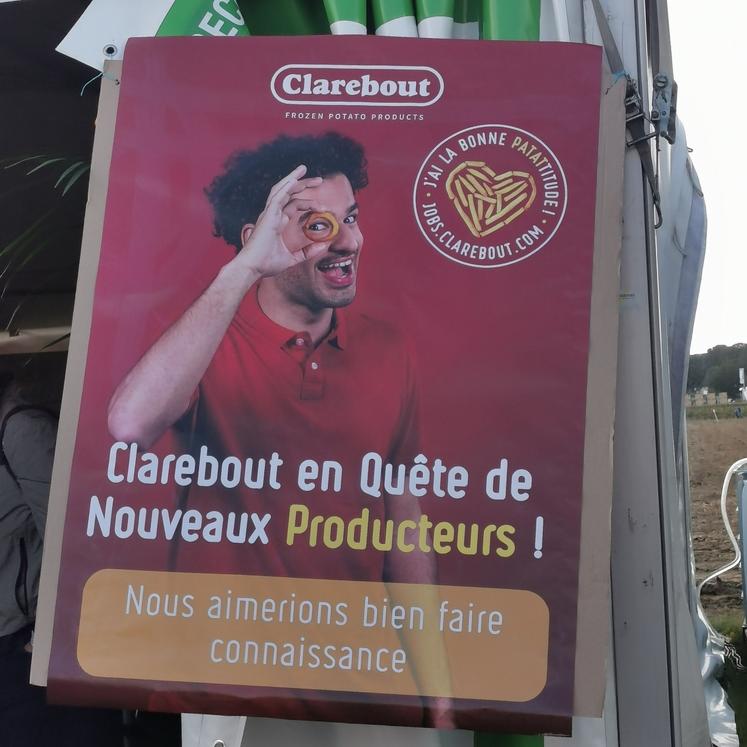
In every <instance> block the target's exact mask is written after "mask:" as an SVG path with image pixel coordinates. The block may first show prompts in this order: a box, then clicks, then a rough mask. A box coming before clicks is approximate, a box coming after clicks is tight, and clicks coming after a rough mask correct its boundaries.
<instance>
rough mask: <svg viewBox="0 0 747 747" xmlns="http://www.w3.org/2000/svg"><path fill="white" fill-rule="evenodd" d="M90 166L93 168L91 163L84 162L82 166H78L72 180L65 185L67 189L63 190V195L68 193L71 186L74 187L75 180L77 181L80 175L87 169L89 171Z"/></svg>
mask: <svg viewBox="0 0 747 747" xmlns="http://www.w3.org/2000/svg"><path fill="white" fill-rule="evenodd" d="M90 168H91V164H89V163H83V164H81V166H80V167H79V168H78V170H77V171H75V172H74V173H73V174H72V175H71V177H70V181H68V183H67V185H66V186H65V189H63V190H62V196H63V197H64V196H65V195H66V194H67V192H68V190H69V189H70V187H72V186H73V184H75V182H77V181H78V179H80V177H81V176H83V174H85V173H86V171H88V170H89V169H90Z"/></svg>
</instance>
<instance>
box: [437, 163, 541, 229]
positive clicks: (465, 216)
mask: <svg viewBox="0 0 747 747" xmlns="http://www.w3.org/2000/svg"><path fill="white" fill-rule="evenodd" d="M446 194H447V195H448V196H449V199H450V200H451V201H452V203H453V204H454V207H455V208H456V210H457V212H458V213H459V215H460V216H461V218H462V220H463V221H464V223H465V225H466V226H467V228H469V230H470V232H471V233H472V235H473V236H475V237H476V238H478V239H479V238H483V237H484V236H488V235H489V234H491V233H493V232H494V231H497V230H498V229H499V228H503V226H505V225H507V224H509V223H511V221H513V220H516V218H518V217H519V216H520V215H523V214H524V213H525V212H526V211H527V210H528V209H529V208H530V207H531V205H532V203H533V202H534V198H535V197H536V196H537V186H536V185H535V183H534V179H533V178H532V177H531V176H530V175H529V174H527V173H526V172H525V171H504V172H502V173H500V174H496V172H495V171H493V169H491V168H490V166H488V165H487V164H486V163H485V161H464V162H463V163H460V164H459V165H458V166H457V167H456V168H455V169H454V170H453V171H452V172H451V173H450V174H449V176H448V178H447V180H446Z"/></svg>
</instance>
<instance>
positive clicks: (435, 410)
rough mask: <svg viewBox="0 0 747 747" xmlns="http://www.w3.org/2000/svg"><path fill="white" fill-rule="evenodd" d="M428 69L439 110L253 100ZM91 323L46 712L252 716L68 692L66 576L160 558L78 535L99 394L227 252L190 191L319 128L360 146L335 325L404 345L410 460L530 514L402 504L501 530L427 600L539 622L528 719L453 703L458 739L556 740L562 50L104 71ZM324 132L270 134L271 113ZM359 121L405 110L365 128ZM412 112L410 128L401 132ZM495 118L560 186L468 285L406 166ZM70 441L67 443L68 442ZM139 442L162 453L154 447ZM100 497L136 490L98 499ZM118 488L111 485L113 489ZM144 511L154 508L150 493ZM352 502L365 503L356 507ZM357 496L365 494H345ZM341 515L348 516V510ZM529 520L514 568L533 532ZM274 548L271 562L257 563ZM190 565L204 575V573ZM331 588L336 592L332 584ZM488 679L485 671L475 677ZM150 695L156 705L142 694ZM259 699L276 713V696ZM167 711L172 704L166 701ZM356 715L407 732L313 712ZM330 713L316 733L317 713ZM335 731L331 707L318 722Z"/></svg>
mask: <svg viewBox="0 0 747 747" xmlns="http://www.w3.org/2000/svg"><path fill="white" fill-rule="evenodd" d="M297 62H301V63H306V64H313V63H320V64H322V63H324V64H330V63H341V62H344V63H345V64H361V65H363V64H366V65H371V64H374V65H375V64H397V65H420V66H422V65H428V66H431V67H433V68H435V69H437V70H438V71H439V73H440V74H441V75H442V76H443V79H444V95H443V96H442V98H441V99H440V100H439V101H438V102H437V103H436V104H434V105H432V106H429V107H424V108H422V109H410V108H400V109H395V108H391V109H386V108H383V107H382V108H375V107H374V108H371V109H369V110H368V112H367V113H368V114H369V117H368V118H367V120H365V121H360V120H345V119H333V120H329V119H327V118H326V116H327V115H328V114H330V113H331V114H333V115H335V114H343V113H344V112H352V113H355V112H360V111H363V109H361V108H356V107H354V106H350V107H331V106H329V107H324V106H321V107H312V106H306V107H304V106H292V105H288V104H283V103H279V102H278V101H276V100H275V99H274V98H273V97H272V96H271V94H270V88H269V81H270V79H271V77H272V75H273V73H274V72H275V71H276V70H277V69H278V68H279V67H281V66H282V65H285V64H289V63H297ZM122 77H123V82H122V89H121V95H120V102H119V111H118V117H117V126H116V135H115V146H114V152H113V157H112V164H111V177H110V186H109V194H108V202H107V209H106V219H105V228H104V237H103V245H102V251H101V262H100V266H99V270H98V277H97V282H96V291H95V302H94V304H95V305H94V318H93V324H92V328H91V334H90V343H89V348H88V362H87V368H86V378H85V385H84V396H83V402H82V406H81V413H80V423H79V428H78V432H77V434H76V436H75V437H76V449H75V456H74V462H73V469H72V477H71V483H70V493H69V503H68V512H67V519H66V529H65V540H64V547H63V561H62V570H61V577H60V585H59V592H58V604H57V617H56V624H55V636H54V647H53V653H52V660H51V665H50V691H51V692H52V694H53V696H54V697H56V698H57V699H60V700H66V701H85V702H91V701H94V702H98V703H101V704H111V705H123V706H124V705H129V706H133V707H135V706H137V707H147V706H151V707H153V706H154V704H155V706H156V707H166V708H168V707H173V708H176V709H178V708H180V707H183V704H182V701H179V700H178V698H176V696H174V698H176V699H173V700H172V699H170V698H171V696H172V695H174V694H179V693H181V694H182V695H184V692H188V693H189V697H190V698H192V700H190V710H204V711H216V712H236V713H271V711H272V709H271V706H268V705H267V703H268V702H270V701H272V699H273V694H272V693H267V692H266V691H264V692H256V691H255V690H254V689H253V688H250V687H247V688H238V687H216V686H203V687H197V686H193V685H184V686H182V685H181V684H180V683H154V682H145V681H143V682H132V681H130V682H122V681H116V680H101V679H95V678H92V677H89V676H88V675H86V674H85V673H84V672H82V670H81V669H80V668H79V666H78V664H77V660H76V656H75V646H76V644H75V641H76V624H77V619H78V616H79V612H80V596H81V591H82V588H83V585H84V584H85V581H86V580H87V579H88V578H89V577H90V576H91V575H92V574H93V573H94V572H95V571H96V570H99V569H101V568H133V569H164V568H166V567H167V558H168V547H167V546H166V544H165V543H160V542H144V541H142V540H138V539H136V538H132V539H129V540H127V541H124V540H117V539H112V538H108V539H103V538H100V537H97V538H92V539H89V538H87V537H86V535H85V529H86V521H87V516H88V505H89V499H90V496H91V495H99V496H102V495H103V496H106V495H108V494H110V493H111V491H112V486H111V485H110V484H109V483H108V482H107V481H106V462H107V458H108V452H109V447H110V446H111V443H112V440H113V439H112V438H111V436H110V435H109V434H108V432H107V429H106V408H107V403H108V401H109V398H110V397H111V394H112V392H113V390H114V389H115V387H116V386H117V384H118V383H119V382H120V381H121V379H122V377H123V376H124V375H125V373H126V372H127V371H128V370H129V369H130V368H131V367H132V366H133V365H134V364H135V362H136V361H137V360H138V359H139V357H140V356H141V355H142V354H143V353H144V352H145V350H147V348H148V346H149V345H150V344H152V343H153V342H154V341H155V340H156V339H157V337H158V336H159V335H160V334H161V333H162V332H163V330H164V329H165V328H166V327H167V326H168V325H169V324H170V323H172V322H173V321H174V320H175V319H176V318H178V316H179V315H180V314H181V313H182V311H183V310H184V309H185V308H186V307H187V306H188V305H189V303H191V301H192V300H194V298H195V297H196V296H197V295H199V293H200V292H201V291H202V290H203V289H204V288H205V286H206V284H207V283H208V282H209V280H210V279H211V278H212V277H213V276H214V275H215V273H216V272H217V270H218V269H219V268H220V267H221V266H222V265H223V264H225V262H227V261H228V260H229V259H230V257H231V256H232V251H233V250H232V249H231V248H230V247H228V246H226V245H225V244H224V243H223V241H222V240H221V239H217V238H214V237H213V236H212V220H211V211H210V206H209V204H208V202H207V200H206V198H205V196H204V192H203V190H204V188H205V187H206V186H207V185H208V184H209V183H210V182H211V180H212V179H213V178H214V176H215V175H216V174H218V173H219V172H220V171H221V168H222V164H223V163H224V161H225V160H226V158H227V157H228V156H229V155H230V154H231V153H232V152H234V151H236V150H238V149H245V148H252V147H254V146H256V145H258V144H260V143H263V142H266V141H268V140H271V139H273V138H274V137H275V136H277V135H278V134H280V133H286V134H291V135H293V134H302V133H323V132H326V131H330V130H333V131H336V132H340V133H342V134H345V135H348V136H350V137H352V138H353V139H355V140H357V141H358V142H360V143H362V144H363V145H364V147H365V149H366V154H367V158H368V168H369V186H368V187H367V188H366V189H364V190H362V191H361V192H360V194H359V195H358V201H359V203H360V206H361V214H360V225H361V230H362V232H363V234H364V236H365V246H364V250H363V253H362V257H361V262H360V275H359V284H358V295H357V298H356V300H355V302H354V307H355V310H356V311H365V312H367V313H369V314H370V315H372V316H374V317H376V318H379V319H385V320H390V321H392V322H394V323H396V324H397V325H399V326H400V327H402V328H404V329H406V330H407V333H408V336H409V338H410V339H411V340H412V342H413V345H414V348H415V353H416V358H417V361H418V366H419V371H420V386H421V400H422V410H423V412H422V432H423V452H424V453H426V454H430V455H438V456H440V457H441V458H442V459H444V461H445V462H446V463H448V464H461V465H465V466H466V467H467V468H468V469H469V471H470V474H471V475H473V474H474V475H475V476H476V477H477V476H480V475H483V474H484V473H485V472H487V471H488V470H489V469H490V468H491V467H494V466H497V463H498V460H500V458H506V459H508V460H509V463H510V465H511V467H512V468H519V467H524V468H527V469H529V470H531V472H532V475H533V477H534V486H533V489H532V497H531V500H530V501H528V502H527V503H519V502H515V501H511V500H506V501H501V502H494V501H490V500H488V499H487V498H486V497H485V495H484V493H483V491H482V487H481V483H480V480H479V479H476V480H474V487H471V489H470V492H469V493H468V495H467V496H466V497H465V498H464V499H462V500H461V501H455V500H450V499H448V498H447V499H441V500H438V499H436V498H433V497H430V496H428V497H425V498H423V499H422V506H423V511H424V512H427V513H428V514H429V516H432V517H433V518H434V520H441V519H443V520H448V521H452V522H455V523H456V522H459V521H481V522H489V521H495V522H496V523H498V524H500V523H511V524H513V525H514V526H516V528H517V534H516V543H517V548H518V549H517V552H516V553H515V554H514V555H513V556H512V557H510V558H495V557H481V556H476V557H466V556H460V555H459V554H457V553H451V554H449V555H444V556H440V557H439V558H438V578H439V581H440V582H441V583H443V584H452V585H462V586H488V587H499V588H518V589H527V590H531V591H534V592H536V593H537V594H539V595H540V596H541V597H542V598H543V599H544V600H545V601H546V603H547V604H548V606H549V609H550V655H549V673H548V681H547V685H546V687H545V689H544V690H543V692H542V693H541V694H540V695H539V696H538V697H537V698H535V699H534V700H532V701H530V702H528V703H522V704H516V703H489V702H482V701H480V702H469V701H460V702H457V703H456V706H457V709H458V716H457V725H458V726H459V727H461V728H475V729H477V728H486V729H492V730H503V729H507V730H509V729H510V730H517V731H527V732H540V731H562V730H565V729H567V727H568V726H569V718H570V714H571V712H572V703H573V662H574V643H575V616H576V599H577V574H578V545H579V523H580V509H581V477H582V466H583V439H584V419H585V397H586V367H587V354H588V329H589V298H590V285H591V265H592V246H593V228H594V226H593V217H594V193H595V175H596V149H597V135H598V132H597V129H598V107H599V85H600V55H599V50H598V49H597V48H591V47H585V46H582V45H563V44H547V43H545V44H529V43H491V42H485V43H471V42H458V41H454V42H452V41H445V42H440V41H433V42H431V41H420V42H418V43H413V42H412V41H410V40H404V39H368V38H363V39H354V40H352V39H351V40H347V39H340V38H335V39H332V38H318V39H314V40H313V41H311V40H308V39H305V40H304V42H303V47H300V46H299V41H298V40H297V39H293V38H287V39H284V38H277V39H271V38H256V39H236V40H234V39H221V40H213V39H157V40H135V41H132V42H130V44H129V46H128V49H127V54H126V57H125V66H124V70H123V76H122ZM291 111H293V112H312V113H320V114H322V115H323V116H324V117H325V118H324V119H322V120H313V119H305V120H298V119H290V118H288V117H287V116H286V113H287V112H291ZM373 112H383V113H387V114H392V115H396V116H399V115H405V114H408V113H410V114H416V115H417V116H416V117H413V118H412V119H409V120H407V119H405V120H399V119H396V120H388V121H387V120H383V121H371V117H370V115H371V114H372V113H373ZM420 115H422V119H420ZM480 124H503V125H508V126H511V127H518V128H521V129H523V130H526V131H528V132H531V133H532V134H533V135H534V136H536V137H537V138H539V139H541V140H542V141H543V142H545V143H546V144H547V145H548V146H549V147H550V148H551V149H552V151H553V152H554V154H555V155H556V156H557V158H558V160H559V162H560V163H561V164H562V167H563V169H564V172H565V177H566V180H567V194H568V206H567V212H566V215H565V216H564V219H563V221H562V223H561V225H560V227H559V229H558V231H557V233H556V234H555V236H554V237H553V239H552V240H551V241H550V242H549V243H548V244H547V246H545V247H543V248H542V249H541V250H540V251H538V252H537V253H536V254H533V255H532V256H530V257H527V258H526V259H524V260H523V261H521V262H518V263H515V264H512V265H509V266H505V267H498V268H494V269H477V268H472V267H466V266H463V265H460V264H457V263H455V262H452V261H449V260H448V259H446V258H445V257H443V256H441V255H440V254H439V253H438V252H436V251H435V250H434V249H433V248H432V247H431V246H430V245H429V244H428V243H427V242H426V240H425V239H424V237H423V235H422V233H421V232H420V230H419V228H418V226H417V224H416V220H415V216H414V212H413V205H412V194H413V187H414V184H415V180H416V176H417V174H418V171H419V169H420V167H421V165H422V163H423V161H424V159H425V158H426V156H427V155H428V153H429V152H430V151H431V150H432V149H433V148H434V147H435V146H436V145H437V144H438V143H439V142H440V141H442V140H443V139H444V138H447V137H448V136H450V135H451V134H453V133H455V132H457V131H459V130H462V129H464V128H467V127H472V126H475V125H480ZM71 436H72V434H71ZM160 447H161V448H164V449H166V448H168V446H167V444H165V443H164V444H161V445H160ZM117 490H118V493H117V496H118V498H120V499H122V500H126V499H127V498H128V496H130V497H132V496H134V495H135V494H137V496H138V499H139V500H147V498H148V492H147V490H146V488H145V487H144V486H138V485H132V486H124V487H121V488H117ZM128 491H130V492H129V493H128ZM152 495H153V500H154V505H166V504H165V502H164V498H163V496H164V488H163V486H154V488H153V494H152ZM364 498H365V497H364ZM366 500H367V499H366ZM362 505H363V503H362ZM538 515H541V516H543V517H544V521H545V536H544V544H543V555H542V557H541V558H540V559H535V558H534V556H533V550H534V531H535V524H534V522H535V518H536V517H537V516H538ZM278 551H280V552H288V551H289V548H285V547H279V548H278ZM206 570H209V571H212V570H220V569H213V568H206ZM339 577H340V578H345V577H346V576H345V571H344V568H342V569H341V572H340V576H339ZM486 666H487V667H494V668H495V671H496V676H501V666H500V662H486ZM154 693H161V694H162V695H161V696H159V695H155V696H154ZM277 696H279V697H287V696H286V695H285V694H284V693H279V694H277ZM185 697H186V696H185ZM320 697H321V698H322V699H326V700H328V701H329V702H330V703H331V704H332V706H333V707H334V704H335V703H338V704H344V703H349V704H352V705H354V706H355V707H356V709H357V710H356V714H357V715H356V716H355V719H356V720H361V721H374V722H375V721H381V722H390V723H412V724H417V723H418V719H419V718H420V716H419V711H418V709H419V704H416V703H413V702H412V699H410V700H408V699H406V698H402V697H400V698H397V697H396V696H389V697H387V696H376V698H375V699H372V698H371V697H366V698H359V697H358V696H356V694H355V693H352V694H350V693H347V694H346V693H340V694H336V693H326V694H323V695H321V696H320ZM330 717H331V718H336V717H335V715H334V711H333V712H332V715H331V716H330ZM349 718H350V717H349V716H348V715H347V713H346V712H345V711H343V710H341V711H340V715H339V720H348V719H349Z"/></svg>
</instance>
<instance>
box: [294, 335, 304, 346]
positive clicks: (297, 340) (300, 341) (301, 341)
mask: <svg viewBox="0 0 747 747" xmlns="http://www.w3.org/2000/svg"><path fill="white" fill-rule="evenodd" d="M303 344H304V343H303V337H296V345H298V347H299V348H300V347H301V346H302V345H303Z"/></svg>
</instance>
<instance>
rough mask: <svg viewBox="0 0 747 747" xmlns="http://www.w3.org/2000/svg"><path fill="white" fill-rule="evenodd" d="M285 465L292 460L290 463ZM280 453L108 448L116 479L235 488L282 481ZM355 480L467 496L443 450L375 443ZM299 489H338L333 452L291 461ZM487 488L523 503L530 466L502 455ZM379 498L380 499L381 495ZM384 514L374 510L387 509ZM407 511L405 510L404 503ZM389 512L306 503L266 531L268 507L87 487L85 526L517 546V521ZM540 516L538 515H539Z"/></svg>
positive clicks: (263, 538) (104, 531)
mask: <svg viewBox="0 0 747 747" xmlns="http://www.w3.org/2000/svg"><path fill="white" fill-rule="evenodd" d="M284 467H285V468H286V469H285V470H284ZM290 471H291V470H290V469H288V468H287V467H286V465H285V463H284V461H283V459H282V458H281V457H280V455H279V454H278V453H277V452H274V453H273V454H272V455H271V456H270V457H269V458H265V457H262V458H247V459H243V460H242V459H239V458H238V457H235V456H228V457H225V458H223V459H218V458H217V457H215V456H213V455H211V454H210V453H209V451H208V448H207V447H206V446H202V447H201V448H200V450H199V453H198V454H197V455H193V454H179V455H177V454H168V455H166V456H158V455H156V454H154V453H151V452H143V453H141V452H139V451H138V448H137V445H136V444H127V443H124V442H122V441H118V442H116V443H114V444H113V445H112V447H111V449H110V451H109V461H108V465H107V479H108V480H109V482H110V483H113V484H115V485H116V484H129V485H132V484H136V485H137V484H139V485H173V486H177V487H181V488H184V487H187V488H188V487H190V486H197V487H199V488H221V489H236V490H242V491H244V492H247V491H248V492H249V493H250V492H251V491H273V490H283V489H284V486H283V481H282V480H283V478H284V476H285V472H290ZM356 481H357V485H356V489H357V490H359V491H360V492H361V493H362V494H363V495H366V496H368V497H370V498H373V499H383V500H384V503H385V506H386V505H387V504H391V502H392V501H397V500H407V499H413V498H422V497H425V496H429V497H435V498H449V499H453V500H461V499H462V498H464V497H465V496H466V495H467V489H468V487H469V485H470V474H469V472H468V470H467V469H466V467H462V466H459V465H454V466H448V465H447V464H445V463H444V461H443V460H442V459H440V458H436V459H429V458H428V457H427V456H425V455H423V454H419V455H418V456H417V457H415V459H414V460H413V461H412V463H411V464H392V463H389V462H387V461H386V460H385V459H383V458H382V456H381V455H380V454H377V453H376V452H373V451H371V452H369V453H367V454H365V455H364V456H363V458H362V459H361V462H360V467H359V469H358V473H357V475H356ZM294 487H295V488H296V489H297V490H299V491H301V493H302V494H303V493H309V492H312V491H315V492H316V493H319V492H322V493H340V492H341V491H342V490H343V468H342V465H341V464H340V463H339V462H337V461H334V460H325V461H322V462H317V461H315V460H313V459H305V460H303V461H302V462H301V463H300V464H299V465H298V466H297V468H296V469H295V486H294ZM481 487H482V490H483V492H484V495H485V496H486V497H487V498H488V499H489V500H491V501H505V500H512V501H518V502H526V501H528V500H529V498H530V491H531V489H532V475H531V473H530V472H529V470H527V469H523V468H521V469H511V467H510V465H509V462H508V459H505V458H501V459H498V460H497V464H496V466H495V467H493V468H492V469H490V470H488V472H487V474H486V475H485V476H484V479H483V481H482V486H481ZM376 503H378V501H375V504H376ZM382 513H383V516H384V518H378V516H379V514H382ZM399 513H402V512H399ZM386 516H387V510H386V509H385V510H384V511H383V512H381V511H380V510H376V509H374V511H373V514H372V511H371V510H370V509H369V508H366V507H362V509H361V511H360V513H359V514H357V515H356V516H354V517H352V518H351V517H345V518H343V517H341V516H337V515H334V514H328V515H325V514H320V513H314V512H312V510H311V509H310V508H309V507H308V506H307V505H305V504H304V503H301V502H300V500H299V502H297V503H293V504H292V505H291V506H290V507H289V509H288V515H287V521H286V525H285V527H284V528H283V530H282V532H281V533H280V534H279V535H278V534H273V533H272V532H271V531H270V528H271V527H270V524H271V521H272V514H270V513H265V514H262V515H260V514H258V513H254V512H251V511H247V512H235V511H230V512H225V513H224V512H221V511H217V510H211V511H205V512H203V511H200V510H199V509H197V508H189V509H186V510H185V509H181V508H176V509H171V508H153V507H152V504H151V505H150V506H141V507H137V506H134V505H123V504H119V505H118V504H117V502H116V501H115V499H114V497H113V496H111V495H110V496H108V497H107V498H106V499H104V500H101V499H100V498H99V496H95V495H94V496H91V499H90V505H89V512H88V522H87V528H86V534H87V535H88V536H89V537H93V536H102V537H116V538H118V539H130V538H139V539H143V540H157V539H165V540H167V541H172V540H178V541H184V542H199V541H203V542H208V543H220V542H230V543H234V544H245V543H249V544H255V543H260V544H265V545H266V544H268V543H270V542H271V540H272V539H273V537H282V538H283V540H284V541H285V544H287V545H288V546H299V545H305V546H309V547H317V546H322V547H326V548H328V549H337V548H341V547H346V548H348V549H351V550H360V551H362V550H369V549H373V550H378V551H380V552H389V551H391V550H398V551H400V552H404V553H410V552H415V551H419V552H426V553H428V552H431V551H433V552H436V553H438V554H441V555H445V554H448V553H451V552H458V553H460V554H462V555H479V556H497V557H500V558H508V557H511V556H512V555H513V554H514V552H515V550H516V543H515V539H514V535H515V533H516V528H515V527H514V526H513V525H511V524H500V525H499V524H493V523H488V524H480V523H476V522H472V523H465V522H459V523H452V522H448V521H437V522H434V521H431V520H430V519H429V517H428V515H427V514H425V513H423V514H420V513H417V512H416V513H415V514H413V517H412V518H398V519H396V520H395V519H391V518H386ZM538 521H541V517H538Z"/></svg>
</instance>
